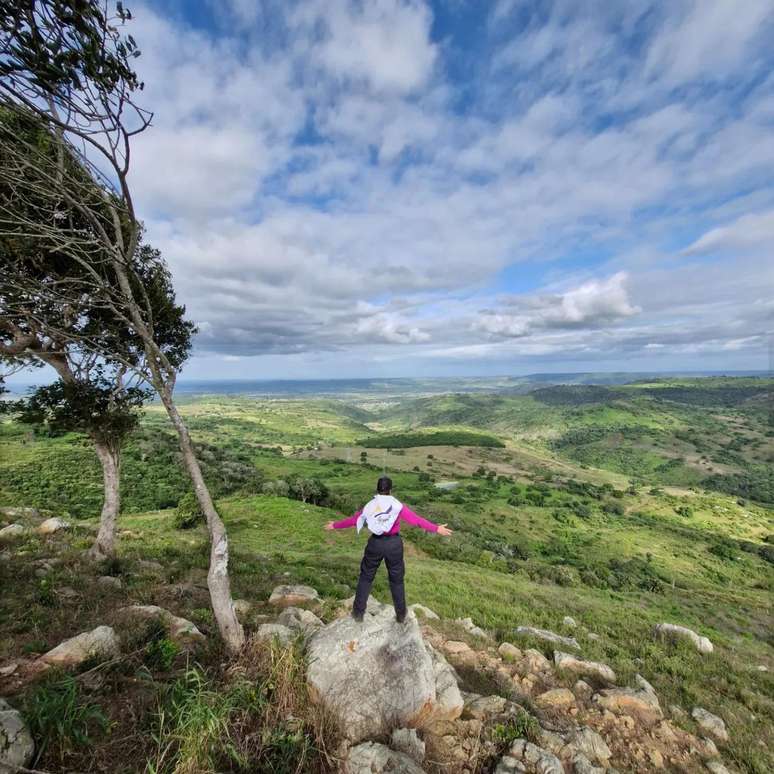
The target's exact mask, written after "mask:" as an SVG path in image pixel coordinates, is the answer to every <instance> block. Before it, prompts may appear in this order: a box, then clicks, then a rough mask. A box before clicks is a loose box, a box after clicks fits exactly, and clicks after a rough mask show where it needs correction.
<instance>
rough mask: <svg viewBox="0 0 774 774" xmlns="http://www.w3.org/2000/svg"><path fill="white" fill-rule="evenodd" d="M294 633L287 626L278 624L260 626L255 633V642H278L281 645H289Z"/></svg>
mask: <svg viewBox="0 0 774 774" xmlns="http://www.w3.org/2000/svg"><path fill="white" fill-rule="evenodd" d="M294 636H295V632H294V631H293V630H292V629H290V628H289V627H287V626H283V625H282V624H279V623H265V624H261V625H260V626H259V627H258V628H257V629H256V631H255V635H254V637H255V639H256V640H273V639H275V638H276V639H277V640H279V643H280V644H281V645H289V644H290V643H291V642H292V641H293V637H294Z"/></svg>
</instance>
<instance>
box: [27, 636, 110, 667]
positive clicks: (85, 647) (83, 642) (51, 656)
mask: <svg viewBox="0 0 774 774" xmlns="http://www.w3.org/2000/svg"><path fill="white" fill-rule="evenodd" d="M120 652H121V646H120V643H119V640H118V636H117V635H116V633H115V632H114V631H113V629H112V628H111V627H110V626H98V627H97V628H96V629H92V630H91V631H90V632H82V633H81V634H78V635H76V636H75V637H71V638H70V639H69V640H65V641H64V642H61V643H59V645H57V646H56V647H55V648H53V649H52V650H49V651H48V653H44V654H43V655H42V656H41V657H40V661H41V662H42V663H43V664H47V665H48V666H60V667H72V666H78V665H79V664H82V663H83V662H84V661H86V660H87V659H90V658H95V657H96V658H104V659H106V660H107V659H109V658H114V657H115V656H118V655H119V654H120Z"/></svg>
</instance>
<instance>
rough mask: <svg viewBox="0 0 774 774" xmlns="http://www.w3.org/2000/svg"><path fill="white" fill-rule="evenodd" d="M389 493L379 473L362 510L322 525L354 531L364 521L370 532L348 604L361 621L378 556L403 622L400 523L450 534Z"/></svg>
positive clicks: (385, 479) (387, 480)
mask: <svg viewBox="0 0 774 774" xmlns="http://www.w3.org/2000/svg"><path fill="white" fill-rule="evenodd" d="M391 492H392V479H390V478H388V477H387V476H382V477H381V478H380V479H379V480H378V481H377V482H376V495H375V496H374V497H373V499H371V500H370V501H369V502H367V503H366V504H365V505H364V506H363V509H362V510H360V511H357V513H355V514H353V515H352V516H350V517H349V518H346V519H342V520H341V521H329V522H328V523H327V524H326V525H325V529H346V528H347V527H357V531H358V532H360V530H361V529H362V528H363V525H364V524H365V525H366V526H367V527H368V530H369V532H370V533H371V537H369V538H368V543H366V548H365V553H364V554H363V560H362V561H361V562H360V578H359V580H358V582H357V591H356V592H355V602H354V604H353V605H352V617H353V618H354V619H355V620H356V621H362V620H363V615H364V614H365V611H366V604H367V602H368V595H369V594H370V593H371V585H372V584H373V582H374V578H375V577H376V571H377V570H378V569H379V565H380V564H381V563H382V559H384V563H385V564H386V565H387V577H388V578H389V581H390V592H391V594H392V604H393V605H394V606H395V617H396V619H397V621H398V623H403V621H404V620H405V619H406V591H405V588H404V586H403V576H404V575H405V573H406V566H405V564H404V563H403V540H401V537H400V524H401V522H405V523H406V524H413V525H414V526H416V527H421V528H422V529H424V530H426V531H427V532H437V533H438V534H439V535H451V534H452V530H450V529H449V528H448V527H447V526H446V525H445V524H433V522H432V521H428V520H427V519H423V518H422V517H421V516H417V514H416V513H414V512H413V511H412V510H410V509H409V508H408V507H406V506H405V505H403V503H401V502H399V501H398V500H396V499H395V498H394V497H393V496H392V494H391Z"/></svg>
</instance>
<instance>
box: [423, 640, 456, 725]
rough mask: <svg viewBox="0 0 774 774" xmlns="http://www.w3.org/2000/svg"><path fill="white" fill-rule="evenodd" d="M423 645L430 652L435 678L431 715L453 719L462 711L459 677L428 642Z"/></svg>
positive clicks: (441, 718)
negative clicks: (433, 702)
mask: <svg viewBox="0 0 774 774" xmlns="http://www.w3.org/2000/svg"><path fill="white" fill-rule="evenodd" d="M425 647H426V648H427V649H428V651H429V652H430V658H431V659H432V661H433V676H434V678H435V708H434V709H433V717H434V718H435V719H438V720H455V719H456V718H458V717H459V716H460V712H461V711H462V696H461V695H460V688H459V682H460V681H459V678H458V677H457V673H456V672H455V671H454V668H453V667H452V666H451V664H449V662H448V661H447V660H446V659H445V658H444V657H443V654H442V653H440V652H439V651H437V650H436V649H435V648H434V647H433V646H432V645H431V644H430V643H429V642H426V643H425Z"/></svg>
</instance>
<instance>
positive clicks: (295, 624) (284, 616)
mask: <svg viewBox="0 0 774 774" xmlns="http://www.w3.org/2000/svg"><path fill="white" fill-rule="evenodd" d="M277 623H278V624H282V625H283V626H287V627H288V629H292V630H293V631H294V632H301V633H303V634H307V635H308V634H311V633H312V632H315V631H317V630H318V629H319V628H320V627H321V626H323V622H322V621H321V620H320V619H319V618H318V617H317V616H316V615H315V614H314V613H313V612H312V611H311V610H304V608H302V607H286V608H285V609H284V610H283V611H282V612H281V613H280V614H279V616H277Z"/></svg>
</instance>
